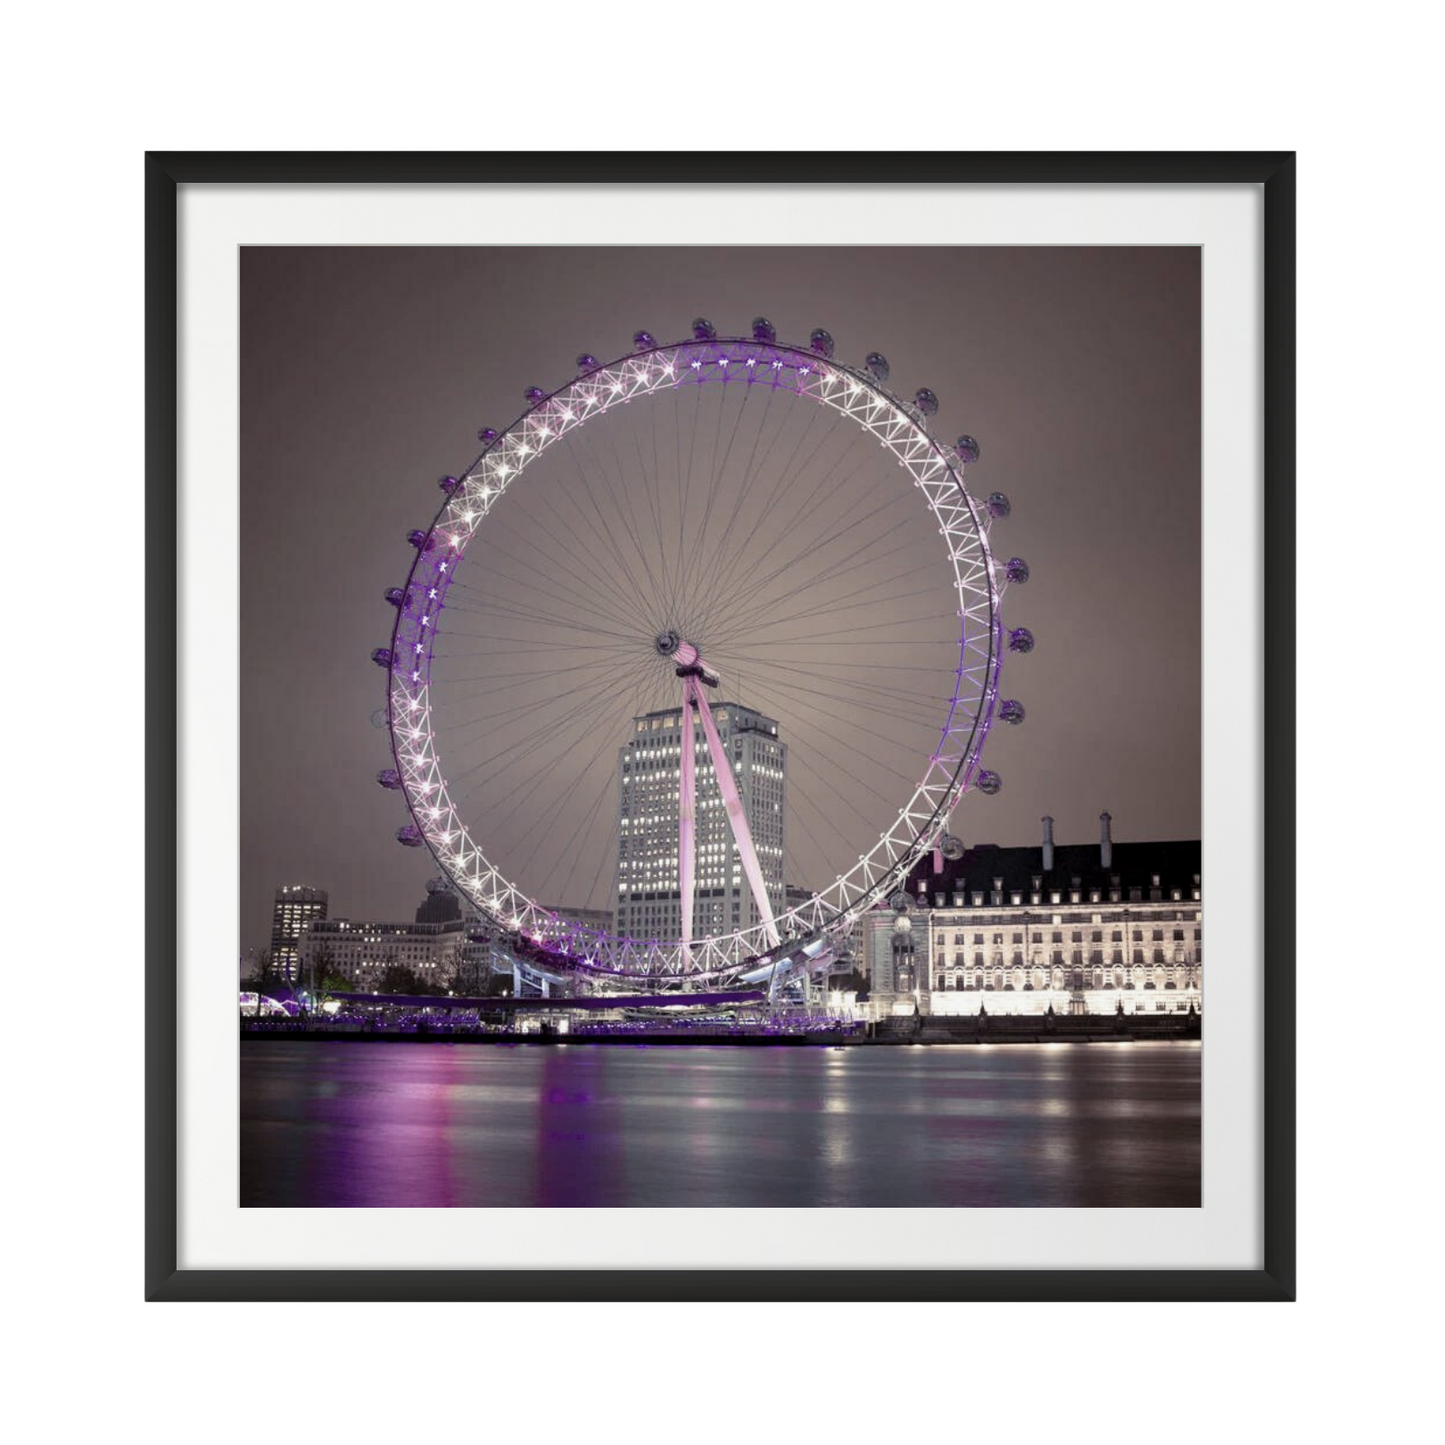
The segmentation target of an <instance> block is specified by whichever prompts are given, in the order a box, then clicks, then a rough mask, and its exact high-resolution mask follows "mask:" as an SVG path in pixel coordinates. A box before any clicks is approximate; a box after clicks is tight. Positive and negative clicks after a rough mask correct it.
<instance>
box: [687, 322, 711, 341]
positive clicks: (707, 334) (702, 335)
mask: <svg viewBox="0 0 1445 1445" xmlns="http://www.w3.org/2000/svg"><path fill="white" fill-rule="evenodd" d="M692 334H693V336H694V338H695V339H696V340H698V341H716V340H717V327H716V326H714V325H713V324H712V322H711V321H709V320H708V319H707V317H706V316H699V317H697V318H695V319H694V321H693V323H692Z"/></svg>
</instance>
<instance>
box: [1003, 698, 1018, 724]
mask: <svg viewBox="0 0 1445 1445" xmlns="http://www.w3.org/2000/svg"><path fill="white" fill-rule="evenodd" d="M998 715H999V716H1000V717H1001V718H1002V719H1003V720H1004V721H1005V722H1006V723H1013V724H1014V726H1017V725H1018V724H1019V723H1021V722H1022V721H1023V720H1024V705H1023V703H1021V702H1019V701H1018V700H1017V699H1015V698H1008V699H1006V700H1005V701H1003V702H1001V703H999V705H998Z"/></svg>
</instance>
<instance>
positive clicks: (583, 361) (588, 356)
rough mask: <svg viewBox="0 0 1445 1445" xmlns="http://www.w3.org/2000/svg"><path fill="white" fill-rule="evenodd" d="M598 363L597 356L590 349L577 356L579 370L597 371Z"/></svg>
mask: <svg viewBox="0 0 1445 1445" xmlns="http://www.w3.org/2000/svg"><path fill="white" fill-rule="evenodd" d="M597 364H598V363H597V358H596V357H595V356H593V354H592V353H591V352H590V351H584V352H583V353H582V355H581V356H579V357H578V358H577V370H578V371H596V370H597Z"/></svg>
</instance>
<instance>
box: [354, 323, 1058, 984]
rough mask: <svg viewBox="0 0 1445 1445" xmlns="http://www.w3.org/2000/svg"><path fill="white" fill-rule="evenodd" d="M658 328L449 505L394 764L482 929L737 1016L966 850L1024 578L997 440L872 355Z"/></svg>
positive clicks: (385, 660) (1020, 638)
mask: <svg viewBox="0 0 1445 1445" xmlns="http://www.w3.org/2000/svg"><path fill="white" fill-rule="evenodd" d="M834 350H835V348H834V342H833V339H832V337H831V336H830V335H829V334H828V332H826V331H823V330H821V329H820V330H815V331H814V332H813V333H812V335H811V337H810V338H809V341H808V343H807V345H806V346H799V345H789V344H786V343H783V342H780V341H778V339H777V336H776V333H775V330H774V327H773V326H772V325H771V323H769V322H768V321H767V320H766V319H764V318H761V317H760V318H758V319H756V320H755V321H754V322H753V324H752V327H751V334H750V335H749V336H745V337H722V336H719V335H718V334H717V331H716V328H714V327H713V326H712V325H711V324H710V323H709V322H707V321H706V320H702V319H699V320H697V321H695V322H694V323H693V326H692V335H691V337H690V338H689V339H686V340H682V341H677V342H671V343H659V342H658V341H657V340H656V339H655V338H654V337H653V336H652V335H651V334H649V333H648V332H645V331H639V332H638V333H637V334H636V335H635V336H634V337H633V345H632V348H631V350H630V351H628V352H627V353H626V354H625V355H623V356H621V357H619V358H618V359H616V360H614V361H610V362H606V363H601V362H599V361H598V360H597V359H596V358H595V357H594V356H592V355H590V354H584V355H582V356H579V357H578V358H577V371H576V374H575V376H574V377H573V379H571V380H570V381H568V382H567V383H565V384H564V385H562V386H560V387H558V388H557V389H555V390H552V391H547V390H544V389H542V388H539V387H531V388H529V389H528V390H527V391H526V393H525V397H526V403H527V406H526V410H525V411H524V412H523V413H522V414H521V415H520V416H519V417H518V418H517V419H516V420H515V421H514V422H512V424H511V425H510V426H508V427H506V428H505V429H501V430H495V429H492V428H490V427H488V428H483V429H482V430H481V431H480V432H479V433H478V439H479V440H480V442H481V443H482V450H481V452H480V454H479V455H478V456H477V457H476V459H475V460H474V461H473V462H472V463H471V464H470V465H469V466H468V467H466V468H465V469H464V470H462V471H461V472H459V473H458V474H457V475H455V476H446V477H443V478H441V480H440V483H439V485H440V487H441V490H442V492H443V500H442V502H441V505H440V508H439V509H438V511H437V512H436V515H435V517H434V518H433V520H432V522H431V525H430V526H428V527H426V528H419V529H417V530H415V531H412V532H411V533H410V534H409V536H408V541H409V542H410V544H411V545H412V547H413V548H414V549H415V554H416V555H415V559H414V560H413V562H412V564H411V567H410V571H409V575H408V576H407V579H406V582H405V584H404V585H403V586H400V587H393V588H391V589H389V590H388V591H387V594H386V596H387V601H388V602H390V603H391V604H392V606H393V607H394V608H395V623H394V626H393V629H392V635H391V640H390V643H389V645H388V646H386V647H379V648H377V649H376V651H375V652H374V653H373V654H372V657H373V661H375V662H376V663H377V664H378V665H379V666H380V667H382V668H383V669H384V670H385V671H386V674H387V705H386V710H385V719H386V725H387V727H388V729H389V733H390V740H391V748H392V764H393V765H392V766H390V767H387V768H384V769H383V770H382V771H381V772H379V773H378V775H377V781H378V782H379V783H381V784H382V786H383V787H386V788H389V789H393V790H396V791H398V792H399V793H400V794H401V795H402V797H403V799H404V801H405V803H406V806H407V809H408V811H409V813H410V821H408V822H407V823H405V824H404V825H403V826H402V827H400V828H399V829H398V830H397V838H398V840H399V841H400V842H401V843H403V844H405V845H407V846H410V847H417V848H420V847H425V848H427V849H429V850H430V852H431V853H432V855H433V857H434V858H435V860H436V862H437V864H438V865H439V867H440V868H441V870H442V871H443V873H444V874H445V875H446V876H447V877H448V878H449V879H450V880H451V882H452V883H453V885H454V886H455V887H456V888H457V890H458V891H459V892H460V893H461V894H462V895H463V897H464V898H465V899H467V900H468V901H469V902H470V904H471V905H472V906H473V907H474V908H475V909H476V910H477V911H478V912H479V913H480V914H481V915H482V916H483V917H484V918H485V919H486V920H488V921H489V923H490V924H491V925H492V926H494V927H495V928H496V929H498V930H500V931H501V932H502V933H504V934H505V935H507V936H508V937H509V938H510V939H511V940H512V941H513V942H514V944H515V945H516V947H517V948H518V949H519V950H520V951H522V952H523V953H524V954H530V955H531V956H533V957H535V958H537V959H539V960H540V961H541V962H542V963H543V964H544V965H546V966H550V967H552V968H556V969H559V970H565V971H568V972H574V973H579V974H583V975H589V976H591V977H592V978H593V979H595V980H597V981H598V982H599V984H601V985H605V984H606V983H608V982H612V983H615V984H617V985H619V986H622V987H624V988H633V989H635V988H637V987H639V986H646V987H677V986H691V985H705V986H709V987H721V986H726V985H729V984H732V983H737V982H740V981H748V980H754V979H761V978H764V977H771V978H773V979H776V977H777V976H778V973H779V970H780V969H783V970H785V971H786V970H788V969H803V970H808V969H813V968H817V967H819V966H821V965H822V964H824V963H826V962H828V961H829V960H830V959H831V958H832V956H833V954H834V952H835V951H836V950H837V949H838V948H839V946H840V940H841V939H843V938H844V937H845V936H846V934H847V932H848V930H849V929H850V928H851V927H852V925H853V923H854V922H855V920H857V919H858V918H859V917H860V915H861V914H862V913H864V912H865V911H866V910H868V909H870V908H872V907H874V906H875V905H877V904H879V903H880V902H882V901H884V900H886V899H888V898H889V897H890V895H891V894H892V893H893V892H894V890H895V889H896V888H897V887H898V885H899V883H900V880H902V879H904V878H905V877H906V876H907V874H908V873H909V871H910V869H912V867H913V866H914V865H915V864H916V863H917V862H918V860H919V859H920V858H921V857H922V856H923V855H924V854H925V853H927V852H928V851H930V850H932V849H940V850H942V851H944V852H946V853H947V854H949V855H950V856H956V854H957V852H958V851H959V848H960V846H961V845H960V844H959V842H958V840H957V839H956V838H955V837H954V836H953V835H952V834H951V833H950V832H949V831H948V829H949V820H950V817H951V815H952V813H953V811H954V809H955V807H956V806H957V804H958V803H959V800H960V798H961V797H962V795H963V794H964V793H965V792H966V791H969V790H976V791H977V792H979V793H982V794H985V795H990V794H994V793H997V792H998V791H999V789H1000V787H1001V785H1002V782H1001V779H1000V778H999V776H998V775H997V774H996V773H994V772H992V771H990V770H988V769H985V768H983V767H982V766H981V763H980V759H981V753H982V749H983V745H984V741H985V739H986V737H987V735H988V732H989V729H990V726H991V725H992V723H993V721H994V720H995V718H996V717H997V718H1001V719H1003V720H1004V721H1006V722H1009V723H1018V722H1021V721H1022V720H1023V716H1024V709H1023V707H1022V705H1021V704H1020V703H1019V702H1017V701H1015V700H1004V701H1000V700H999V697H998V690H999V672H1000V664H1001V659H1002V655H1003V653H1004V652H1005V651H1008V652H1013V653H1027V652H1029V651H1030V650H1031V649H1032V647H1033V637H1032V635H1031V633H1030V632H1029V631H1028V629H1026V628H1023V627H1017V628H1013V629H1012V630H1006V629H1005V628H1004V626H1003V622H1002V616H1001V606H1000V604H1001V597H1002V593H1003V591H1004V590H1005V588H1006V586H1007V585H1008V584H1010V583H1022V582H1025V581H1027V580H1028V575H1029V569H1028V567H1027V565H1026V564H1025V563H1024V562H1023V560H1022V559H1020V558H1018V557H1012V558H1009V559H1008V560H1007V561H1006V562H1003V563H998V562H996V561H995V558H994V555H993V552H992V550H991V547H990V542H989V533H990V528H991V527H992V525H993V524H994V523H996V522H998V521H1000V520H1002V519H1004V518H1006V517H1007V516H1008V515H1009V511H1010V506H1009V501H1008V499H1007V497H1006V496H1005V495H1004V494H1003V493H1001V492H991V493H989V494H988V495H987V496H986V497H985V498H982V499H979V500H976V499H975V498H974V497H973V496H972V495H971V494H970V492H969V491H968V489H967V487H966V485H965V481H964V471H965V467H966V465H967V464H969V463H972V462H975V461H977V460H978V456H979V447H978V444H977V443H976V442H975V441H974V440H973V439H972V438H971V437H968V436H963V437H960V438H959V439H958V440H957V442H956V443H955V444H953V445H952V446H945V445H943V444H941V443H940V442H939V441H938V440H937V439H936V438H935V437H934V436H933V434H932V432H931V430H930V426H931V422H932V419H933V418H934V416H935V415H936V414H937V412H938V408H939V403H938V400H937V398H936V397H935V396H934V394H933V393H932V392H931V391H929V390H928V389H926V388H923V389H920V390H918V391H917V392H916V393H915V395H914V396H913V398H912V400H911V401H905V400H903V399H902V398H901V397H900V396H898V395H896V394H895V393H894V392H893V391H891V390H890V389H889V386H888V382H889V374H890V370H889V365H888V362H887V360H886V359H885V358H884V357H883V356H882V355H880V354H879V353H877V352H871V353H869V354H868V355H867V357H866V358H865V360H864V362H863V364H862V365H861V366H855V365H850V364H847V363H844V362H842V361H839V360H838V359H836V357H835V355H834Z"/></svg>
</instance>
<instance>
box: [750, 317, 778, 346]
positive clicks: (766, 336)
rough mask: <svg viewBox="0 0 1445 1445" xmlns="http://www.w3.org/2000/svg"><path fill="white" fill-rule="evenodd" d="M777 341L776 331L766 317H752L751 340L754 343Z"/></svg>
mask: <svg viewBox="0 0 1445 1445" xmlns="http://www.w3.org/2000/svg"><path fill="white" fill-rule="evenodd" d="M777 339H778V333H777V329H776V328H775V327H774V325H773V323H772V322H771V321H769V320H768V318H767V317H766V316H754V317H753V340H754V341H776V340H777Z"/></svg>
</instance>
